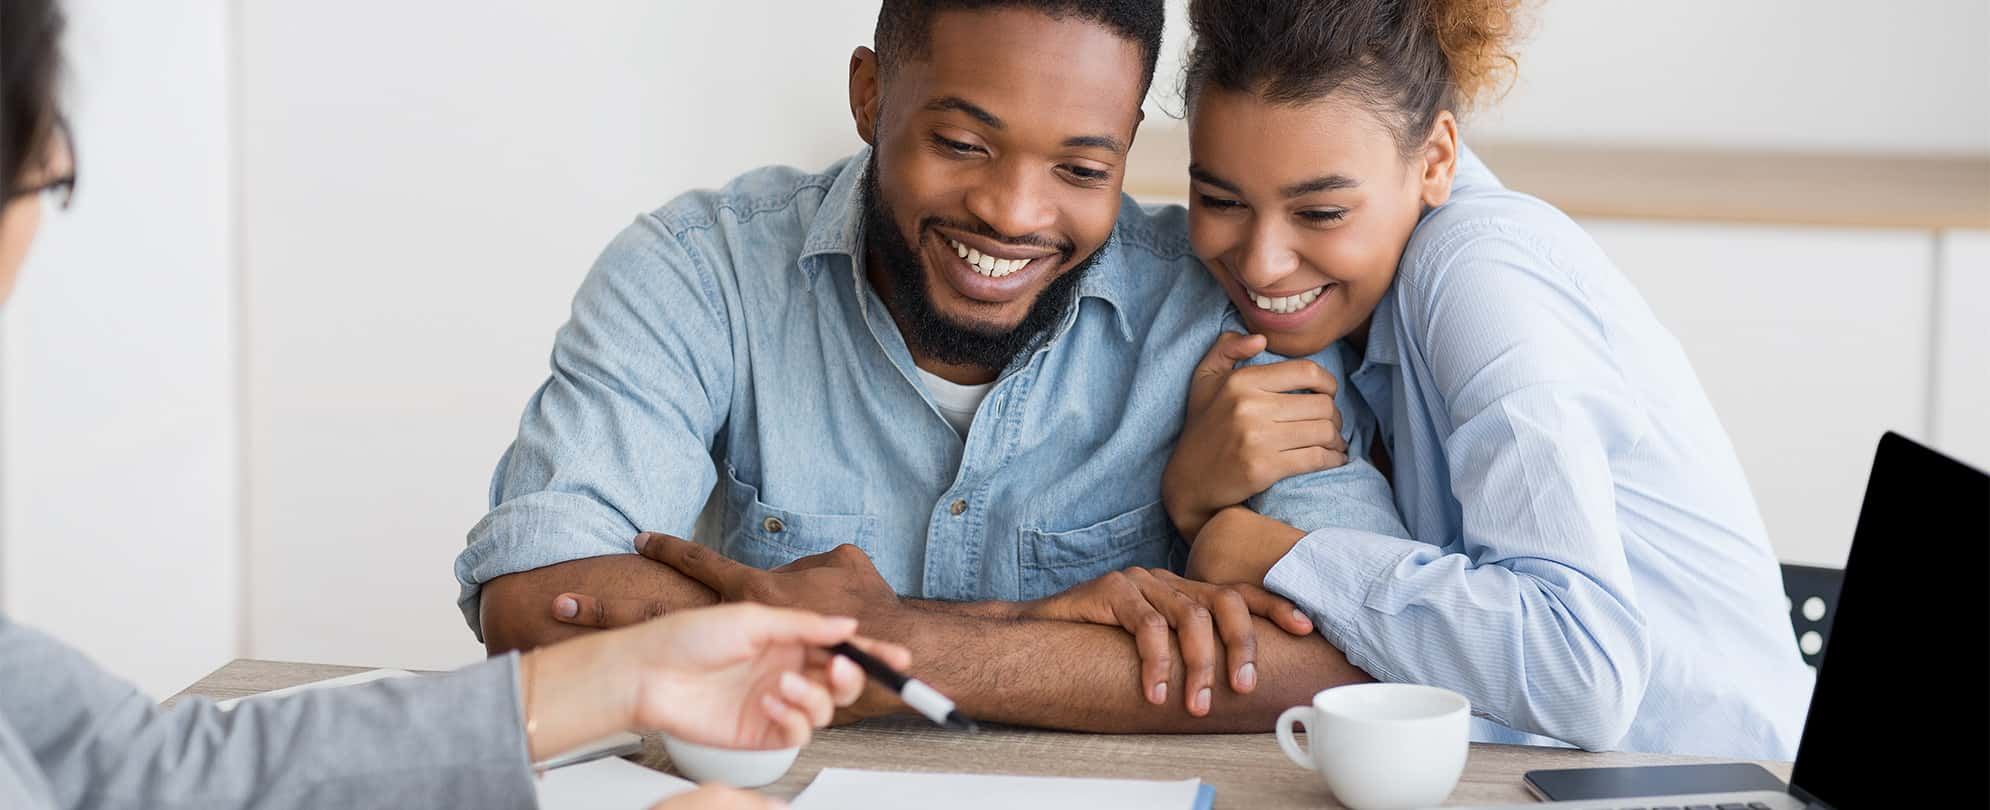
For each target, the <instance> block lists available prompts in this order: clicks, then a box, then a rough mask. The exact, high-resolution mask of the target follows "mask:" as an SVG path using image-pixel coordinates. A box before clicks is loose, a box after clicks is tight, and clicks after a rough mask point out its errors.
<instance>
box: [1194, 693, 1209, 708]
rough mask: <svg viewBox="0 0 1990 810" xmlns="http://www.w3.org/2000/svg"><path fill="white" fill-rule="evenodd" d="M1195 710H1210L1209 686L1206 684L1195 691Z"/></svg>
mask: <svg viewBox="0 0 1990 810" xmlns="http://www.w3.org/2000/svg"><path fill="white" fill-rule="evenodd" d="M1195 710H1196V711H1197V712H1198V713H1200V712H1207V711H1209V687H1207V686H1205V687H1203V688H1202V691H1200V692H1197V693H1195Z"/></svg>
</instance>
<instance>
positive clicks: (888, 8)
mask: <svg viewBox="0 0 1990 810" xmlns="http://www.w3.org/2000/svg"><path fill="white" fill-rule="evenodd" d="M997 8H1022V9H1030V10H1032V11H1039V12H1042V13H1044V14H1046V15H1048V16H1049V17H1050V18H1051V19H1056V20H1062V19H1064V18H1066V17H1076V18H1078V19H1080V20H1085V21H1087V22H1093V23H1098V24H1099V25H1103V26H1105V27H1106V28H1108V29H1111V30H1112V32H1113V33H1115V34H1118V35H1120V36H1122V37H1125V38H1126V39H1128V40H1130V41H1132V42H1134V43H1136V44H1138V45H1139V46H1140V54H1141V61H1142V63H1143V64H1142V65H1141V73H1140V77H1141V78H1140V94H1141V96H1142V97H1145V96H1146V95H1147V89H1148V88H1149V87H1152V86H1153V84H1154V62H1155V60H1157V59H1159V58H1160V55H1161V29H1162V28H1163V27H1165V24H1166V21H1167V16H1168V15H1167V9H1166V7H1165V5H1164V4H1163V1H1162V0H884V5H883V6H882V7H880V8H879V9H878V27H877V30H876V31H875V32H874V33H873V34H872V37H873V40H872V41H873V42H874V43H875V47H876V48H877V53H878V63H879V66H880V67H881V68H883V71H884V73H885V75H887V76H889V75H890V73H891V71H892V70H893V69H894V68H895V67H897V66H898V65H899V64H901V63H902V62H903V61H904V60H908V59H914V60H916V59H923V58H925V57H926V56H928V55H929V53H928V46H930V45H931V42H930V37H931V34H932V28H933V16H934V15H936V14H939V13H940V12H943V11H980V10H983V9H997Z"/></svg>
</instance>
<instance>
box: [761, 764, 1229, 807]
mask: <svg viewBox="0 0 1990 810" xmlns="http://www.w3.org/2000/svg"><path fill="white" fill-rule="evenodd" d="M1201 784H1202V782H1201V780H1199V779H1188V780H1184V781H1180V782H1150V781H1144V780H1134V779H1062V778H1056V777H1046V776H984V775H981V774H952V773H899V772H892V771H860V770H852V769H848V768H824V769H822V772H821V773H819V774H816V776H815V781H814V782H811V783H809V786H808V789H807V790H804V791H802V793H801V795H800V796H796V797H795V801H794V810H846V809H847V810H926V808H932V807H947V808H951V809H952V810H1015V808H1019V807H1021V808H1029V810H1060V808H1071V810H1119V808H1126V810H1190V808H1193V807H1194V806H1195V794H1196V789H1197V788H1198V787H1200V786H1201Z"/></svg>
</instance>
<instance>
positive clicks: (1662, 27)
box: [1475, 0, 1990, 154]
mask: <svg viewBox="0 0 1990 810" xmlns="http://www.w3.org/2000/svg"><path fill="white" fill-rule="evenodd" d="M1539 5H1540V6H1541V10H1540V11H1539V12H1537V13H1536V14H1535V15H1534V19H1535V23H1536V25H1535V31H1534V33H1533V36H1532V37H1531V38H1530V39H1529V40H1528V41H1527V42H1526V43H1525V45H1524V46H1523V48H1522V50H1521V53H1520V74H1519V75H1520V79H1519V82H1518V83H1517V84H1516V85H1515V87H1514V89H1513V92H1512V94H1511V95H1509V96H1508V97H1507V98H1506V99H1505V100H1504V101H1503V102H1502V103H1501V104H1500V105H1499V107H1498V108H1497V109H1495V110H1492V111H1489V112H1488V113H1486V114H1484V115H1481V116H1478V118H1477V119H1476V120H1475V124H1476V126H1478V128H1479V129H1480V131H1481V133H1482V134H1485V135H1489V136H1494V137H1499V138H1505V139H1519V140H1530V141H1580V142H1585V143H1599V142H1602V143H1660V144H1666V145H1692V146H1711V147H1718V148H1734V147H1753V148H1772V149H1804V150H1824V151H1839V150H1845V151H1874V152H1907V153H1916V152H1940V153H1972V154H1984V153H1986V152H1990V104H1986V103H1985V102H1986V100H1990V47H1985V46H1986V44H1990V3H1985V2H1983V0H1893V2H1888V3H1879V4H1876V3H1870V2H1864V1H1863V0H1745V1H1744V2H1734V0H1668V2H1652V1H1651V0H1547V2H1545V3H1541V4H1539Z"/></svg>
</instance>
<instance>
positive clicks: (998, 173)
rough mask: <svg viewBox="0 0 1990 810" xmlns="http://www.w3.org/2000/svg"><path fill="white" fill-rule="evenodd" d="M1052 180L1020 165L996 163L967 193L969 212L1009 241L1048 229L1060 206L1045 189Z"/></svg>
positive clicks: (1055, 218) (1055, 221) (1055, 220)
mask: <svg viewBox="0 0 1990 810" xmlns="http://www.w3.org/2000/svg"><path fill="white" fill-rule="evenodd" d="M1051 179H1052V178H1050V177H1048V176H1044V175H1043V174H1041V173H1039V172H1037V171H1034V170H1033V169H1031V168H1030V167H1028V166H1025V165H1022V164H1021V163H1017V162H1010V163H1006V164H997V165H996V166H995V167H993V170H992V171H990V172H988V173H987V174H986V175H984V176H983V179H982V181H981V182H980V183H979V184H977V185H975V187H974V188H971V189H969V190H968V192H967V199H966V204H967V211H968V213H970V214H973V215H974V216H975V217H976V218H977V219H980V220H981V221H982V222H985V223H987V224H988V226H989V227H991V228H994V229H995V232H996V233H999V234H1001V235H1002V236H1005V237H1009V238H1017V237H1022V236H1028V235H1030V234H1034V233H1040V232H1042V231H1045V230H1048V229H1050V228H1051V226H1053V225H1055V224H1056V223H1057V206H1056V204H1055V202H1054V201H1053V199H1052V198H1051V195H1050V193H1049V188H1048V187H1047V186H1045V181H1048V180H1051Z"/></svg>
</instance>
